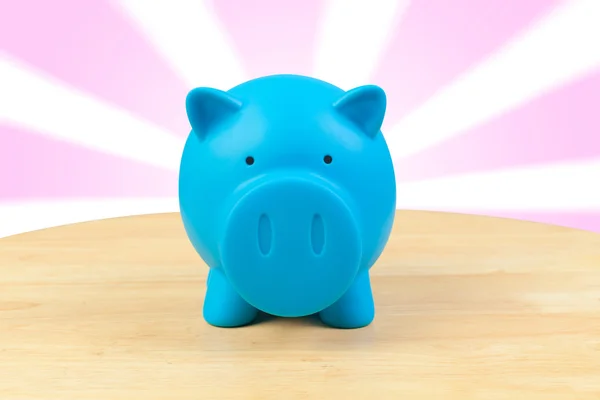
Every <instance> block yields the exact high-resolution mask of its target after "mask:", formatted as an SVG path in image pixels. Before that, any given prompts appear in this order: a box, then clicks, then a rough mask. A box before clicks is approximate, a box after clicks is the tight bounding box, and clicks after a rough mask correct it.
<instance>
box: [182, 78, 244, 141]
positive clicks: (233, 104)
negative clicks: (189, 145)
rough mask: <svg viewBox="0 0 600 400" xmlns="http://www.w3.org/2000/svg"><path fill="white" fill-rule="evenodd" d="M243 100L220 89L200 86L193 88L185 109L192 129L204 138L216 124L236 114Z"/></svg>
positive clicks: (186, 100) (187, 98)
mask: <svg viewBox="0 0 600 400" xmlns="http://www.w3.org/2000/svg"><path fill="white" fill-rule="evenodd" d="M241 108H242V102H241V101H239V100H238V99H236V98H235V97H233V96H232V95H230V94H229V93H226V92H223V91H221V90H218V89H212V88H205V87H200V88H196V89H192V90H191V91H190V92H189V93H188V95H187V97H186V99H185V109H186V112H187V116H188V120H189V121H190V124H191V125H192V130H193V131H194V133H195V134H196V135H197V136H198V137H199V138H200V139H204V138H205V137H206V135H207V134H208V132H209V131H210V129H211V128H212V127H213V126H214V124H216V123H218V122H220V121H223V120H224V119H226V118H228V117H230V116H231V115H233V114H235V113H236V112H238V111H239V110H240V109H241Z"/></svg>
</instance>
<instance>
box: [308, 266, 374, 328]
mask: <svg viewBox="0 0 600 400" xmlns="http://www.w3.org/2000/svg"><path fill="white" fill-rule="evenodd" d="M319 317H320V318H321V321H323V323H324V324H326V325H329V326H331V327H333V328H341V329H355V328H362V327H365V326H367V325H369V324H370V323H371V322H373V319H374V318H375V305H374V303H373V294H372V292H371V282H370V280H369V273H368V272H363V273H361V274H360V275H359V276H357V277H356V280H355V281H354V283H353V284H352V286H350V289H348V291H347V292H346V293H345V294H344V295H343V296H342V298H341V299H339V300H338V301H337V302H335V303H333V304H332V305H331V306H329V307H328V308H326V309H324V310H323V311H321V312H320V313H319Z"/></svg>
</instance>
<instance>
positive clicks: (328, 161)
mask: <svg viewBox="0 0 600 400" xmlns="http://www.w3.org/2000/svg"><path fill="white" fill-rule="evenodd" d="M332 161H333V158H331V156H330V155H329V154H328V155H326V156H325V157H323V162H324V163H325V164H331V162H332Z"/></svg>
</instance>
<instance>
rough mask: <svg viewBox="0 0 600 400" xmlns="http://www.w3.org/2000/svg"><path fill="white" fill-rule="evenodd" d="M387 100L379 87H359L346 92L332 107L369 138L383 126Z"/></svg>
mask: <svg viewBox="0 0 600 400" xmlns="http://www.w3.org/2000/svg"><path fill="white" fill-rule="evenodd" d="M386 105H387V100H386V96H385V92H384V91H383V89H381V88H380V87H379V86H375V85H365V86H359V87H357V88H354V89H352V90H349V91H348V92H346V93H345V94H344V95H343V96H342V97H340V98H339V99H338V100H337V101H336V102H335V103H333V107H334V108H335V109H336V111H337V112H338V113H340V114H341V115H343V116H344V117H345V118H347V119H349V120H350V121H351V122H353V123H354V124H355V125H356V126H357V127H358V128H359V129H360V130H361V131H362V132H364V133H365V134H366V135H367V136H369V137H374V136H375V135H377V133H378V132H379V130H380V129H381V125H382V124H383V118H384V117H385V109H386Z"/></svg>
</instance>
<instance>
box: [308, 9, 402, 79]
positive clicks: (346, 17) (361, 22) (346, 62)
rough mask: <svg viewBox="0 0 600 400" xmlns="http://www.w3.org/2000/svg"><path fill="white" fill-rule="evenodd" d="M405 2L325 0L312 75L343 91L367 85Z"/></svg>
mask: <svg viewBox="0 0 600 400" xmlns="http://www.w3.org/2000/svg"><path fill="white" fill-rule="evenodd" d="M408 4H409V0H377V1H364V0H328V1H327V3H326V6H325V12H324V15H323V17H322V20H321V21H320V26H319V34H318V38H317V42H318V48H317V51H316V54H315V65H314V71H313V76H314V77H315V78H319V79H323V80H325V81H328V82H330V83H332V84H334V85H336V86H339V87H341V88H342V89H344V90H349V89H352V88H354V87H357V86H360V85H364V84H368V83H369V79H370V78H371V74H372V73H373V69H374V68H375V66H377V64H378V62H379V58H380V55H381V53H382V51H383V50H384V49H385V47H386V45H387V44H388V40H389V37H390V34H391V33H392V31H393V29H394V26H395V25H396V24H397V21H399V19H400V18H401V16H402V14H404V11H405V10H406V7H407V6H408Z"/></svg>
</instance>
